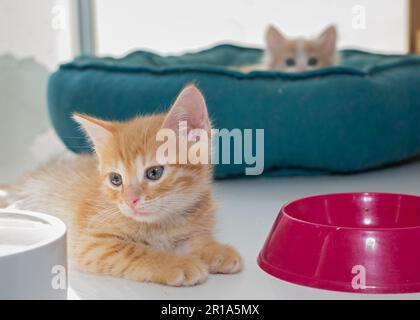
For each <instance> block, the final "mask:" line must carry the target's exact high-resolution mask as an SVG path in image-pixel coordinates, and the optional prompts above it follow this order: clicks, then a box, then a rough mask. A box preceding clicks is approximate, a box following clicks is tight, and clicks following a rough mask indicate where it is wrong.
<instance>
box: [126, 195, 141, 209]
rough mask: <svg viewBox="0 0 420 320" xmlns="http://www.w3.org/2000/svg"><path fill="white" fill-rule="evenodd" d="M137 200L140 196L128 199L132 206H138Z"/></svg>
mask: <svg viewBox="0 0 420 320" xmlns="http://www.w3.org/2000/svg"><path fill="white" fill-rule="evenodd" d="M137 202H139V197H133V198H131V199H130V200H128V205H129V206H130V207H131V208H135V206H136V204H137Z"/></svg>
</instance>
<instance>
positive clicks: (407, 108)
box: [48, 45, 420, 178]
mask: <svg viewBox="0 0 420 320" xmlns="http://www.w3.org/2000/svg"><path fill="white" fill-rule="evenodd" d="M261 54H262V51H261V50H260V49H256V48H244V47H239V46H233V45H220V46H216V47H214V48H211V49H208V50H204V51H200V52H197V53H188V54H184V55H181V56H167V57H162V56H159V55H157V54H154V53H150V52H145V51H137V52H133V53H131V54H129V55H127V56H126V57H123V58H120V59H114V58H97V57H80V58H77V59H75V60H74V61H72V62H70V63H67V64H64V65H61V66H60V68H59V70H58V71H56V72H55V73H54V74H52V75H51V77H50V79H49V85H48V106H49V112H50V116H51V120H52V124H53V126H54V128H55V130H56V131H57V133H58V135H59V136H60V138H61V139H62V141H63V142H64V143H65V145H66V146H67V147H68V148H69V149H71V150H72V151H74V152H87V151H89V150H90V149H89V146H88V143H87V141H86V140H85V138H84V137H83V135H82V134H81V133H80V131H79V130H78V128H77V126H76V124H75V123H74V122H73V121H72V120H71V119H70V115H71V113H73V112H75V111H77V112H82V113H86V114H89V115H92V116H95V117H99V118H103V119H108V120H126V119H130V118H131V117H134V116H136V115H138V114H147V113H152V112H159V111H165V110H166V109H167V108H168V107H169V106H170V104H171V103H172V102H173V100H174V99H175V97H176V95H177V94H178V93H179V91H180V90H181V88H182V87H183V86H185V84H187V83H190V82H195V83H196V84H197V85H198V87H199V88H200V89H201V90H202V91H203V93H204V96H205V97H206V101H207V104H208V108H209V113H210V116H211V118H212V121H213V124H214V126H215V127H217V128H227V129H233V128H239V129H264V130H265V134H264V138H265V153H264V156H265V158H264V168H265V169H264V175H291V174H318V173H351V172H358V171H364V170H368V169H373V168H380V167H383V166H388V165H392V164H396V163H399V162H402V161H406V160H408V159H411V158H413V157H415V156H417V155H419V154H420V126H419V124H420V57H419V56H414V55H411V56H410V55H398V56H397V55H381V54H372V53H368V52H362V51H356V50H343V51H341V64H340V66H335V67H330V68H325V69H320V70H315V71H307V72H303V73H295V74H292V73H283V72H273V71H270V72H268V71H254V72H250V73H241V72H239V71H235V70H232V69H228V68H226V66H232V65H238V66H239V65H246V64H251V63H254V62H256V61H258V60H259V59H260V57H261ZM246 167H249V165H247V164H246V163H243V164H230V165H226V164H220V165H216V168H215V175H216V177H217V178H226V177H232V176H240V175H244V172H245V168H246Z"/></svg>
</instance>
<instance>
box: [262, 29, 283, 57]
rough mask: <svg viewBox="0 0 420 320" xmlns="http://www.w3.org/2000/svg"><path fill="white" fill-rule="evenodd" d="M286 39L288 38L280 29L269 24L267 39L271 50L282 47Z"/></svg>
mask: <svg viewBox="0 0 420 320" xmlns="http://www.w3.org/2000/svg"><path fill="white" fill-rule="evenodd" d="M285 40H286V38H285V37H284V36H283V34H282V33H281V32H280V31H279V30H278V29H276V28H275V27H274V26H272V25H270V26H268V29H267V31H266V33H265V41H266V43H267V48H268V49H269V50H270V51H273V50H276V49H279V48H281V47H282V46H283V43H284V41H285Z"/></svg>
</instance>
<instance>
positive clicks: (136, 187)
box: [75, 86, 212, 222]
mask: <svg viewBox="0 0 420 320" xmlns="http://www.w3.org/2000/svg"><path fill="white" fill-rule="evenodd" d="M205 108H206V107H205V104H204V99H203V98H202V96H201V93H200V92H199V91H198V89H196V88H195V87H191V86H190V87H187V88H186V89H184V91H183V92H182V93H181V95H180V96H179V97H178V99H177V101H176V102H175V104H174V105H173V107H172V109H171V112H170V113H169V114H168V115H155V116H147V117H138V118H135V119H133V120H131V121H128V122H122V123H117V122H104V121H100V120H99V121H98V120H97V119H93V118H90V117H87V116H80V115H79V116H76V117H75V118H76V120H77V121H78V122H79V123H80V124H81V125H82V126H83V128H84V129H85V130H86V131H87V132H88V135H89V136H90V138H91V140H92V141H93V143H94V145H95V149H96V152H97V153H98V155H99V159H100V174H101V178H102V185H103V189H104V190H105V194H106V195H107V196H108V197H109V199H110V200H111V201H112V202H113V203H114V204H115V205H116V206H117V207H118V208H119V209H120V211H121V213H122V214H124V215H126V216H128V217H130V218H133V219H135V220H138V221H141V222H158V221H162V220H163V219H171V218H176V217H177V216H179V215H180V214H186V213H187V212H188V209H189V208H191V207H193V206H194V204H195V203H196V202H197V201H199V199H200V197H202V196H203V194H205V192H206V191H207V190H208V188H209V185H210V183H211V179H212V178H211V168H210V167H209V166H208V165H205V164H195V165H192V164H166V165H160V164H159V162H158V161H157V159H156V154H157V149H158V148H159V146H160V142H157V140H156V134H157V132H158V131H159V130H160V129H162V128H171V127H170V126H172V125H175V124H178V122H179V121H187V122H188V123H189V125H191V126H192V127H194V128H198V127H202V128H203V129H205V130H208V129H209V126H210V124H209V122H208V116H207V110H206V109H205ZM184 109H185V110H184ZM172 111H173V112H172ZM185 115H186V116H187V118H188V119H186V118H182V117H183V116H185ZM194 117H195V118H194ZM86 121H88V122H86ZM92 123H93V126H94V127H92ZM98 125H99V128H98ZM101 128H102V129H101ZM171 129H172V128H171ZM173 129H174V131H176V129H177V128H175V127H174V128H173ZM95 130H99V132H101V133H98V132H95ZM104 130H105V131H104ZM93 136H95V137H93ZM98 139H99V140H98Z"/></svg>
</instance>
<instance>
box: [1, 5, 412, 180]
mask: <svg viewBox="0 0 420 320" xmlns="http://www.w3.org/2000/svg"><path fill="white" fill-rule="evenodd" d="M414 1H415V2H417V5H418V1H417V0H414ZM414 1H413V0H411V1H410V0H341V1H334V0H322V1H321V0H318V1H313V0H284V1H278V0H229V1H225V0H212V1H196V0H178V1H168V0H155V1H146V0H119V1H116V0H100V1H93V0H92V1H90V0H38V1H31V0H1V1H0V111H1V117H0V150H1V157H0V173H1V177H2V178H1V181H0V182H7V181H12V180H13V179H14V178H15V177H16V176H17V175H19V174H21V173H22V172H23V171H24V170H27V169H29V168H31V167H33V166H34V165H36V164H37V163H39V162H41V161H44V160H45V159H46V158H48V157H50V156H52V155H54V154H56V153H58V152H62V150H63V147H62V146H61V143H60V142H59V141H58V139H57V138H56V137H55V134H54V132H53V131H52V130H51V129H50V126H49V120H48V116H47V106H46V86H47V80H48V76H49V74H50V73H51V72H53V71H54V70H55V69H56V68H57V67H58V66H59V64H60V63H63V62H66V61H69V60H71V59H72V58H73V57H75V56H77V55H79V54H82V53H84V54H96V55H100V56H108V55H112V56H121V55H124V54H126V53H128V52H130V51H133V50H136V49H146V50H152V51H155V52H159V53H162V54H179V53H183V52H185V51H195V50H198V49H202V48H205V47H209V46H212V45H214V44H217V43H221V42H233V43H239V44H245V45H249V46H262V45H263V34H264V30H265V28H266V26H267V24H269V23H272V24H274V25H276V26H277V27H278V28H280V29H281V30H282V31H283V32H284V33H285V34H287V35H290V36H298V35H302V36H311V35H316V34H318V33H319V32H320V31H321V30H322V29H323V28H324V27H325V26H326V25H328V24H331V23H334V24H335V25H336V26H337V27H338V30H339V43H338V46H339V48H359V49H363V50H369V51H374V52H381V53H406V52H408V50H409V49H410V48H412V46H413V44H412V42H413V41H412V40H410V39H411V38H410V36H409V29H410V27H409V26H410V23H412V22H411V20H410V19H411V18H410V10H409V8H410V3H411V6H412V3H413V2H414ZM417 9H419V10H420V7H417ZM410 46H411V47H410Z"/></svg>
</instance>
